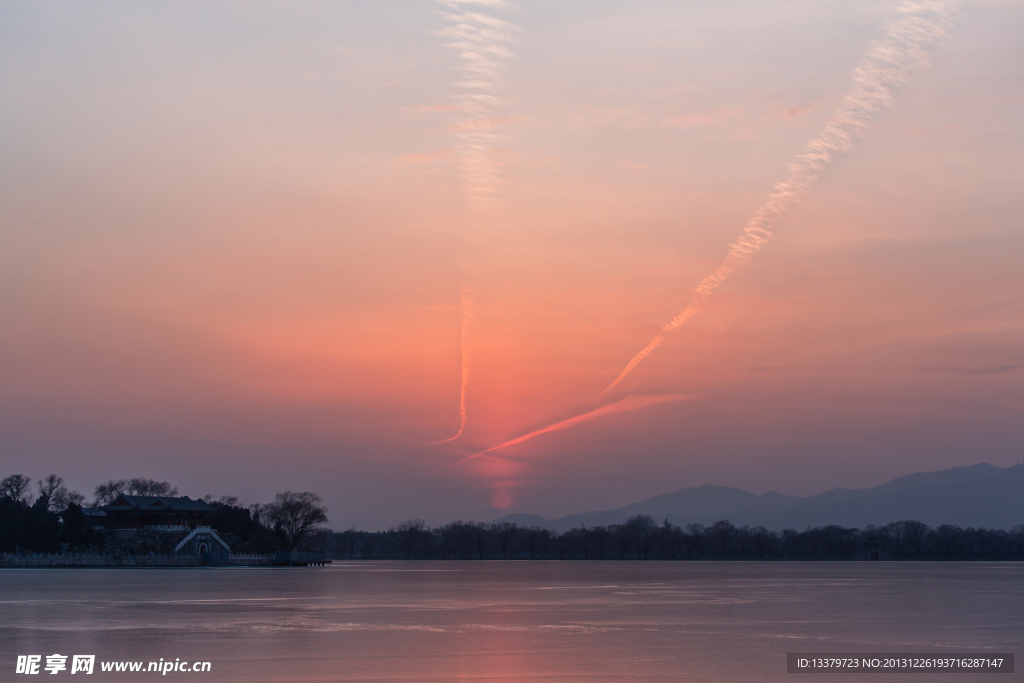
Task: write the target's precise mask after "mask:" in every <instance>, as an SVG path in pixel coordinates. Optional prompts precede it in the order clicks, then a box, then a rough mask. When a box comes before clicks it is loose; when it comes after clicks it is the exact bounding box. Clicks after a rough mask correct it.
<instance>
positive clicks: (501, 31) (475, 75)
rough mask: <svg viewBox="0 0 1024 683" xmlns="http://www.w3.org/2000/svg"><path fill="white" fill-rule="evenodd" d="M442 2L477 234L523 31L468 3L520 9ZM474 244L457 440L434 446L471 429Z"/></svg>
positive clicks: (487, 208) (464, 247)
mask: <svg viewBox="0 0 1024 683" xmlns="http://www.w3.org/2000/svg"><path fill="white" fill-rule="evenodd" d="M438 1H439V2H441V4H443V5H445V6H447V7H449V8H451V10H452V11H451V12H446V13H444V15H443V16H444V18H445V19H446V20H447V22H448V25H447V26H446V27H445V28H444V29H442V30H441V31H439V32H438V34H439V35H441V36H443V37H444V38H446V39H448V40H449V42H447V43H446V44H445V45H446V47H449V48H451V49H452V50H454V51H455V54H456V55H457V56H458V58H459V66H458V67H457V68H456V71H457V72H458V73H459V75H460V77H461V79H462V80H460V81H459V82H458V83H457V84H456V86H457V87H458V88H459V91H460V94H459V95H457V96H456V97H455V98H454V100H455V105H456V114H455V116H454V117H453V118H452V129H453V130H454V131H455V132H456V134H457V135H458V137H459V139H460V141H461V144H460V145H459V158H460V163H461V166H462V175H463V183H464V188H465V193H466V199H467V201H468V203H469V205H470V209H471V211H472V218H471V220H470V229H471V230H472V231H473V232H477V231H479V229H480V227H481V226H482V224H483V223H484V219H485V217H486V216H487V215H488V214H489V213H490V212H491V211H493V209H494V207H495V205H496V203H497V197H496V195H497V184H498V178H497V169H496V165H495V162H494V159H493V156H494V154H495V151H496V149H497V148H498V147H499V145H500V144H501V143H502V142H504V141H505V139H506V138H505V136H504V135H502V134H501V133H500V132H498V129H499V128H500V127H501V126H502V125H503V124H502V120H501V118H500V117H499V116H498V115H497V114H498V109H499V107H500V105H501V100H500V99H499V98H498V96H497V94H496V93H497V92H498V91H499V90H500V87H499V77H500V74H501V68H502V65H503V61H502V60H505V59H508V58H509V57H512V53H511V52H510V51H509V50H508V48H506V47H505V44H506V43H510V42H513V40H514V36H515V32H516V31H518V30H519V27H518V26H516V25H515V24H513V23H512V22H509V21H506V20H504V19H500V18H498V17H494V16H491V15H489V14H483V13H482V12H477V11H469V10H466V9H463V6H465V5H469V6H473V5H475V6H478V7H480V8H483V9H498V10H507V9H513V8H515V5H513V4H512V3H509V2H506V1H505V0H438ZM470 242H471V239H470V236H468V235H466V234H465V233H464V234H463V236H462V244H461V245H460V248H459V251H460V254H459V269H460V270H461V271H462V273H461V275H462V285H461V290H462V291H461V293H460V295H459V355H460V359H461V360H460V372H461V375H462V377H461V382H460V387H459V429H458V431H457V432H456V433H455V435H454V436H451V437H448V438H447V439H442V440H441V441H435V442H433V443H435V444H438V443H447V442H449V441H454V440H456V439H458V438H459V437H460V436H462V433H463V432H464V431H465V430H466V389H467V387H468V385H469V370H470V352H469V335H470V329H471V325H472V321H473V290H472V288H471V286H470V282H471V280H472V267H471V265H470V263H471V261H472V259H471V258H470V255H469V252H470V246H471V245H470Z"/></svg>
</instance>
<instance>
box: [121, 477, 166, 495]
mask: <svg viewBox="0 0 1024 683" xmlns="http://www.w3.org/2000/svg"><path fill="white" fill-rule="evenodd" d="M128 493H129V494H130V495H133V496H155V497H159V496H176V495H178V487H177V486H171V484H170V482H167V481H157V480H156V479H146V478H144V477H135V478H133V479H129V480H128Z"/></svg>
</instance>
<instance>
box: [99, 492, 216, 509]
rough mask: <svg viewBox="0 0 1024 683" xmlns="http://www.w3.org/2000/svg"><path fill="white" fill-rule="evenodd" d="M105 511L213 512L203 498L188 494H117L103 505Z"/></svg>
mask: <svg viewBox="0 0 1024 683" xmlns="http://www.w3.org/2000/svg"><path fill="white" fill-rule="evenodd" d="M100 509H102V510H105V511H106V512H168V511H173V512H213V508H212V507H210V505H209V504H208V503H207V502H206V501H203V500H192V499H191V498H189V497H188V496H126V495H121V496H118V497H117V499H116V500H114V502H113V503H111V504H110V505H104V506H103V507H102V508H100Z"/></svg>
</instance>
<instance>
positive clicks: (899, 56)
mask: <svg viewBox="0 0 1024 683" xmlns="http://www.w3.org/2000/svg"><path fill="white" fill-rule="evenodd" d="M897 11H898V12H900V13H901V14H902V15H903V17H902V18H901V19H898V20H896V21H893V22H891V23H889V24H887V25H886V28H885V37H884V38H883V39H882V40H880V41H878V42H877V43H875V45H874V46H873V47H872V49H871V51H870V52H869V53H868V54H867V56H866V57H865V58H864V60H863V61H862V62H861V64H860V66H859V67H858V68H857V69H856V70H855V71H854V74H853V80H854V82H855V83H856V85H854V87H853V89H852V90H850V92H848V93H847V94H846V96H845V97H843V100H842V103H841V104H840V105H839V107H838V108H837V109H836V111H835V112H834V113H833V114H832V116H831V117H830V118H829V120H828V122H827V123H826V124H825V128H824V129H823V130H822V131H821V132H820V133H819V134H818V136H817V137H815V138H814V139H812V140H811V141H810V142H808V143H807V146H806V147H805V151H804V153H803V154H800V155H799V156H797V157H796V159H794V160H793V162H792V163H791V164H790V165H789V176H788V177H787V178H786V179H785V180H783V181H782V182H780V183H779V184H778V185H776V186H775V192H774V193H772V194H771V195H770V196H769V197H768V201H766V202H765V203H764V204H763V205H762V206H761V208H759V209H758V210H757V211H756V212H755V213H754V217H753V218H751V219H750V222H749V223H747V225H746V227H745V228H744V229H743V232H742V234H740V236H739V237H738V238H737V239H736V240H735V241H734V242H732V243H731V244H729V251H728V253H727V254H726V256H725V259H724V260H723V261H722V264H721V265H719V266H718V268H717V269H716V270H715V271H714V272H713V273H711V274H710V275H708V276H707V277H705V278H704V280H703V281H702V282H701V283H700V285H698V286H697V289H695V290H694V292H693V295H692V296H691V298H690V302H689V303H688V304H687V305H686V308H684V309H683V310H682V311H680V312H679V314H678V315H677V316H676V317H674V318H672V320H670V321H669V322H668V323H667V324H666V325H665V326H664V327H662V328H661V331H659V332H658V334H656V335H655V336H654V339H652V340H651V341H650V343H648V344H647V346H645V347H644V348H643V349H641V350H640V353H638V354H636V355H635V356H633V359H632V360H630V361H629V363H627V364H626V367H625V368H624V369H623V370H622V372H621V373H619V376H618V377H616V378H615V381H614V382H612V383H611V384H609V385H608V387H607V388H606V389H605V390H604V391H602V392H601V393H600V395H599V396H598V398H600V397H601V396H604V395H605V394H607V393H608V392H609V391H611V390H612V389H613V388H614V387H615V386H616V385H617V384H618V383H619V382H621V381H622V380H623V379H625V378H626V376H627V375H628V374H629V373H630V372H632V371H633V368H635V367H636V366H637V365H639V364H640V362H641V361H642V360H643V359H644V358H646V357H647V356H649V355H650V354H651V352H652V351H654V350H655V349H656V348H658V346H660V345H661V343H662V342H663V341H665V338H666V337H667V336H668V334H669V333H670V332H672V331H673V330H675V329H677V328H679V327H681V326H682V325H684V324H685V323H686V322H687V321H688V320H690V318H692V317H693V316H695V315H697V313H699V312H700V311H701V309H702V308H704V306H705V305H706V304H707V302H708V299H710V298H711V294H712V293H713V292H714V291H715V290H716V289H718V287H719V286H720V285H721V284H722V283H723V282H725V281H726V280H727V279H728V278H729V276H730V275H732V274H733V273H735V272H736V271H737V270H738V269H739V268H740V267H741V266H742V265H743V264H744V263H746V262H747V261H749V260H750V259H751V257H753V255H754V254H756V253H757V252H758V251H759V250H760V249H761V247H762V246H764V244H765V242H767V241H768V238H769V237H771V234H772V232H771V231H772V229H773V228H774V227H775V225H776V223H778V221H779V219H781V218H782V217H783V216H784V215H785V213H786V211H788V210H789V208H790V207H791V206H793V205H794V204H795V203H797V202H798V201H799V200H800V197H801V196H802V195H804V194H805V193H806V192H807V191H808V190H809V189H810V187H811V186H812V185H813V184H814V182H815V181H816V180H817V179H818V177H819V176H820V175H821V172H822V171H823V170H824V169H825V167H826V166H828V165H829V164H830V163H831V162H832V161H833V159H834V157H835V155H836V154H838V153H840V152H845V151H846V150H848V149H850V147H851V146H852V145H853V139H854V137H855V136H856V134H857V133H859V132H860V131H861V130H862V129H863V128H864V126H865V125H866V124H867V122H868V121H869V120H870V119H871V117H872V115H873V114H874V113H875V112H876V111H878V110H879V109H881V108H882V107H883V106H888V105H890V104H891V101H892V89H893V88H894V87H895V86H897V85H899V84H900V83H902V82H904V81H906V80H907V78H908V75H909V73H910V70H911V68H912V67H914V66H915V65H917V64H919V63H921V62H923V61H924V57H925V54H926V50H927V48H929V47H930V46H931V45H933V44H934V43H935V42H936V41H938V40H939V39H940V38H942V37H943V36H945V35H946V28H947V27H948V26H949V25H950V23H951V22H952V17H953V15H954V13H955V5H954V3H953V2H944V1H942V0H934V1H929V0H923V1H922V0H915V1H911V2H906V3H904V4H903V5H900V6H899V7H898V8H897Z"/></svg>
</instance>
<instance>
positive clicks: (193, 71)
mask: <svg viewBox="0 0 1024 683" xmlns="http://www.w3.org/2000/svg"><path fill="white" fill-rule="evenodd" d="M899 7H900V3H898V2H897V3H886V2H868V3H860V4H840V5H834V6H833V5H827V6H826V5H821V6H819V5H813V4H811V5H793V4H792V3H789V4H787V3H781V2H779V3H772V2H770V3H752V4H740V5H721V6H718V5H715V4H713V3H705V4H700V3H698V4H697V5H694V4H693V3H689V4H686V3H664V2H655V1H653V0H652V1H650V2H640V3H544V2H539V1H536V2H535V1H533V0H530V1H521V2H517V3H511V2H498V1H495V2H468V1H467V2H462V1H457V0H451V1H450V2H415V3H414V2H406V1H405V0H400V1H399V3H398V6H397V7H395V6H393V5H388V7H384V6H383V5H381V4H380V3H328V4H326V5H322V4H307V3H301V2H300V3H276V4H275V3H226V2H225V3H202V4H195V5H167V6H162V5H151V4H146V3H139V4H132V5H117V6H116V7H115V6H114V5H108V4H107V3H105V2H102V1H101V2H99V3H87V4H69V5H62V6H59V7H54V6H44V5H40V4H37V3H31V2H22V1H21V0H18V1H17V2H11V3H6V4H5V5H4V7H3V8H2V9H0V26H2V27H4V28H3V29H2V30H3V31H4V35H5V36H6V37H5V39H4V40H2V41H0V64H3V65H4V67H3V68H2V69H0V85H2V86H3V89H4V92H5V97H4V98H2V101H0V116H2V118H3V120H4V122H5V123H4V126H3V129H2V130H0V145H2V154H0V170H2V174H0V319H2V320H3V321H4V323H3V325H0V434H3V439H2V440H0V458H2V460H3V461H4V462H5V463H6V465H7V468H8V469H9V470H10V472H16V471H17V472H21V471H24V472H25V473H26V474H28V475H30V476H33V477H42V476H45V475H46V474H49V473H50V472H51V471H53V472H58V473H60V474H61V475H62V476H64V477H65V478H66V479H67V480H68V481H69V483H71V484H72V487H77V488H79V489H81V490H91V487H92V486H94V485H95V483H96V482H98V481H100V480H105V479H109V478H114V477H122V476H148V477H158V478H164V479H168V480H171V481H173V482H174V483H175V484H176V485H177V486H178V487H179V489H180V490H181V491H182V492H184V493H188V494H189V495H198V496H201V495H204V494H206V493H211V494H215V495H221V494H231V495H236V496H239V497H240V498H241V499H242V500H244V501H250V502H251V501H257V500H268V499H269V498H271V497H272V495H273V493H274V492H276V491H278V490H284V489H291V490H316V491H319V492H320V493H321V494H322V495H323V496H324V498H325V499H326V500H327V503H328V507H329V508H330V517H331V523H332V525H334V526H335V527H336V528H347V527H348V526H350V525H351V524H353V523H355V524H358V525H360V526H364V527H367V528H383V527H385V526H387V525H389V524H394V523H397V522H398V521H400V520H402V519H407V518H418V517H419V518H424V519H427V520H428V521H430V522H432V523H434V522H444V521H451V520H452V519H457V518H462V519H484V520H489V519H493V518H494V517H497V516H498V512H497V511H498V510H501V511H505V510H508V511H514V512H532V513H538V514H544V515H545V516H557V515H560V514H569V513H572V512H579V511H581V510H589V509H607V508H610V507H615V506H617V505H624V504H627V503H630V502H633V501H635V500H640V499H642V498H645V497H649V496H653V495H656V494H659V493H664V492H666V491H671V490H676V489H678V488H682V487H684V486H694V485H701V484H706V483H716V484H721V485H729V486H738V487H742V488H747V489H748V490H753V491H756V492H764V491H767V490H769V489H776V490H779V491H781V492H783V493H791V494H800V495H804V494H811V493H818V492H820V491H822V490H826V489H829V488H833V487H838V486H847V487H855V486H870V485H874V484H878V483H881V482H883V481H886V480H888V479H890V478H893V477H895V476H899V475H901V474H907V473H910V472H915V471H921V470H934V469H941V468H944V467H952V466H956V465H967V464H973V463H976V462H981V461H987V462H991V463H993V464H996V465H1009V464H1013V463H1016V462H1017V461H1018V459H1019V455H1020V453H1021V451H1022V448H1024V420H1021V411H1022V410H1024V391H1022V387H1024V357H1022V353H1021V349H1022V348H1024V307H1022V305H1024V232H1022V230H1021V226H1022V225H1024V205H1022V204H1021V202H1020V200H1019V186H1020V181H1021V180H1022V178H1024V137H1022V135H1021V132H1020V125H1019V122H1020V120H1021V118H1022V116H1024V94H1022V92H1021V90H1020V88H1019V83H1020V78H1021V68H1022V67H1021V66H1020V65H1021V64H1024V54H1022V52H1024V42H1022V41H1020V40H1019V35H1018V33H1019V31H1016V30H1015V29H1014V27H1019V26H1020V25H1021V21H1024V8H1022V7H1020V6H1019V4H1015V3H999V2H993V3H980V4H972V5H970V6H966V5H965V6H964V7H962V8H961V9H960V11H959V12H953V13H950V14H949V15H948V16H947V17H945V18H944V19H943V21H941V22H938V23H936V24H935V26H936V27H937V28H936V30H935V31H934V32H933V33H932V34H929V36H930V38H929V40H928V41H924V42H921V43H918V42H914V41H910V42H904V43H899V45H900V46H902V47H900V49H903V50H904V52H902V53H900V55H901V57H900V58H901V59H902V60H903V61H901V62H899V64H897V65H896V66H900V68H901V69H902V71H901V70H900V69H896V71H898V73H896V72H888V71H885V73H882V72H881V71H879V72H878V73H875V76H876V79H875V81H871V79H870V78H869V77H870V76H871V73H872V72H870V68H868V67H871V65H872V64H874V65H875V66H876V67H878V65H879V64H882V63H883V62H884V59H883V58H882V57H879V54H880V53H877V52H872V50H877V46H878V45H883V46H885V45H888V44H889V43H886V42H885V41H886V40H890V42H891V41H892V40H896V39H895V38H893V35H895V34H893V33H892V30H893V29H892V27H893V26H894V25H896V24H894V22H899V21H901V20H906V19H907V17H908V16H913V12H907V11H900V10H899ZM905 9H907V8H906V7H904V10H905ZM947 20H948V21H947ZM939 29H941V31H940V30H939ZM915 35H916V34H915ZM887 36H888V37H887ZM915 40H916V39H915ZM892 44H895V43H892ZM918 48H920V49H919V50H918ZM885 54H886V55H888V56H887V57H885V59H888V58H890V57H892V55H893V54H894V53H893V52H891V51H890V52H886V53H885ZM872 55H874V57H872ZM872 59H875V62H872V61H871V60H872ZM879 59H882V62H879V61H878V60H879ZM885 63H886V64H890V66H892V64H891V63H889V62H885ZM901 65H902V66H901ZM883 66H884V64H883ZM878 68H879V69H881V67H878ZM894 68H895V67H894ZM858 69H860V70H858ZM882 71H884V69H882ZM879 74H881V75H879ZM872 83H874V84H875V85H878V84H881V85H882V86H884V87H883V88H881V89H879V88H874V89H871V88H872V87H874V86H872ZM865 84H867V85H865ZM865 89H867V90H865ZM869 90H870V93H873V94H872V95H871V97H875V99H874V100H872V99H871V98H870V97H867V95H865V93H866V92H868V91H869ZM851 93H853V94H854V95H856V94H857V93H860V95H862V96H864V97H865V98H867V99H862V100H858V101H856V102H854V103H853V104H851V100H850V97H851ZM868 101H870V102H872V103H873V104H872V107H871V108H870V111H868V110H865V111H861V110H860V109H856V107H859V106H866V105H865V104H864V103H865V102H868ZM875 105H877V106H875ZM851 107H853V108H854V109H856V111H854V109H851ZM844 116H845V117H846V118H843V117H844ZM830 136H831V137H830ZM844 136H847V137H848V139H847V137H844ZM816 141H817V142H818V143H820V144H818V145H817V146H815V144H816ZM821 141H825V142H821ZM809 143H810V146H808V145H809ZM808 150H810V151H811V153H812V154H819V155H822V154H824V155H826V156H828V158H827V160H826V161H825V162H821V157H820V156H819V157H814V158H813V159H810V161H808V158H807V157H802V156H801V155H805V154H807V153H808ZM801 159H804V161H806V162H807V163H806V164H805V165H804V166H803V167H801V166H800V164H801V163H804V162H802V161H800V160H801ZM794 160H796V162H794ZM819 162H821V163H819ZM794 163H796V166H792V164H794ZM794 169H795V170H794ZM801 169H802V170H801ZM780 183H781V185H780ZM786 183H789V185H786ZM780 188H782V189H780ZM787 188H788V189H787ZM794 188H797V189H798V190H799V191H795V190H794ZM790 191H792V193H791V194H789V195H785V197H784V201H783V200H782V199H779V197H780V196H782V195H780V193H784V192H790ZM797 200H799V201H797ZM773 202H774V203H773ZM766 207H768V208H767V209H766ZM776 209H777V210H776ZM766 211H767V212H768V214H771V215H770V218H771V220H770V221H769V222H770V229H769V228H765V232H764V233H763V234H762V233H758V232H757V231H756V230H755V231H753V232H751V231H750V230H748V231H747V232H744V226H747V227H748V228H749V226H751V225H754V224H755V223H757V220H759V219H758V218H757V217H758V216H762V217H763V216H764V215H767V214H766V213H765V212H766ZM752 217H754V219H753V220H752ZM764 225H768V223H764ZM757 226H761V223H757ZM757 226H755V227H757ZM762 227H763V226H762ZM755 233H756V236H760V237H763V238H764V239H761V240H760V241H758V243H757V245H756V248H755V247H753V246H751V245H752V243H745V242H743V241H742V239H739V238H738V236H740V235H745V234H746V235H755ZM768 233H770V235H771V238H770V240H769V239H767V234H768ZM760 237H759V239H760ZM730 245H732V247H736V245H739V247H736V248H738V249H740V251H741V252H743V253H742V258H737V259H733V261H735V262H733V261H730V259H732V257H731V256H729V254H730V253H731V252H730V249H731V248H732V247H731V246H730ZM744 250H745V251H744ZM726 265H728V268H727V269H726V270H727V271H728V272H725V271H722V270H721V269H722V268H723V267H725V266H726ZM741 266H742V267H741ZM716 273H718V274H722V273H724V274H725V276H724V277H720V278H719V277H717V276H716V275H715V274H716ZM709 275H710V276H711V277H713V278H717V279H715V280H714V283H713V284H714V286H713V287H712V288H711V289H710V290H709V293H708V296H706V297H704V296H702V295H700V292H701V291H703V290H701V287H702V284H701V283H702V282H705V283H706V282H708V280H707V278H709ZM712 290H713V295H711V294H710V292H711V291H712ZM695 292H698V295H697V296H696V298H695V294H694V293H695ZM698 304H699V305H698ZM691 305H693V306H695V307H694V308H693V309H692V310H691V309H690V308H688V306H691ZM687 310H690V311H691V313H693V315H689V314H687V315H686V316H685V318H686V320H685V324H679V325H673V324H672V323H671V322H670V321H673V320H674V319H675V317H676V316H679V315H680V311H687ZM668 327H671V329H669V330H668V332H667V333H665V334H662V332H663V331H664V330H666V329H667V328H668ZM652 339H657V343H656V344H655V346H656V347H657V350H656V352H653V353H649V354H648V353H645V352H643V351H641V349H644V345H645V344H648V342H650V341H651V340H652ZM638 352H640V353H639V354H638ZM638 355H640V356H642V357H641V358H640V360H641V361H642V362H640V361H637V362H636V363H633V364H632V365H631V366H627V364H628V363H630V359H633V358H636V357H637V356H638ZM624 368H628V370H627V371H625V372H624V371H623V369H624ZM616 377H619V379H616ZM613 382H614V387H613V388H612V390H611V391H609V392H608V393H607V394H606V395H604V397H603V398H601V399H600V400H597V398H596V397H598V396H599V395H600V394H602V391H604V390H606V388H609V384H610V383H613ZM624 397H626V398H624ZM682 398H686V399H687V400H680V399H682ZM655 404H657V405H655ZM439 442H440V443H439ZM456 463H459V464H458V465H457V466H452V465H453V464H456ZM43 470H45V471H43ZM10 472H8V473H10ZM4 476H5V475H4Z"/></svg>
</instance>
